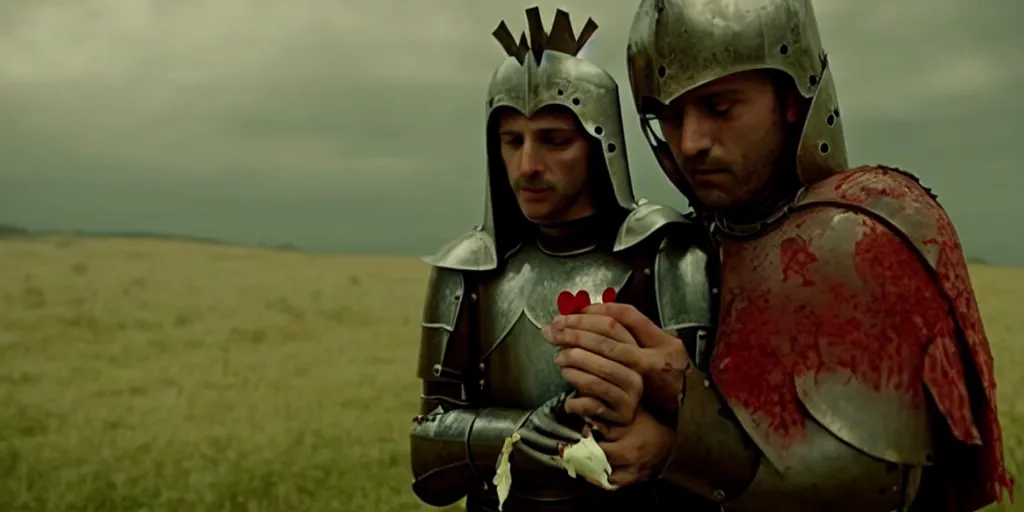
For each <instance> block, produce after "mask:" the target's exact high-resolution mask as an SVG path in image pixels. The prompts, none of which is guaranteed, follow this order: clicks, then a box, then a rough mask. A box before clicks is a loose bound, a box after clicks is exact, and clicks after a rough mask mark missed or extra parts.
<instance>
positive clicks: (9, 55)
mask: <svg viewBox="0 0 1024 512" xmlns="http://www.w3.org/2000/svg"><path fill="white" fill-rule="evenodd" d="M537 3H538V4H539V5H540V7H541V11H542V15H543V16H544V19H545V20H546V21H548V20H550V19H551V16H552V15H553V13H554V10H555V7H556V6H557V7H560V8H563V9H565V10H567V11H569V12H570V13H572V15H573V18H574V23H575V26H576V28H577V29H579V27H581V26H582V25H583V23H584V22H585V21H586V18H587V17H588V16H590V17H593V18H594V20H595V21H596V22H597V23H598V25H599V26H600V28H599V29H598V31H597V33H596V35H595V36H594V38H593V39H592V40H591V42H590V43H589V44H588V46H587V48H586V55H587V56H588V57H590V58H592V60H594V61H595V62H596V63H597V64H599V65H601V66H604V67H605V68H606V69H608V70H609V71H610V72H611V74H612V75H613V76H615V77H616V78H617V79H618V80H619V84H620V93H621V96H622V100H623V109H624V120H625V124H626V133H627V149H628V150H629V151H630V161H631V165H632V167H633V170H634V175H635V176H634V183H635V184H636V186H637V188H638V189H639V194H640V195H645V196H648V197H650V198H651V199H652V200H656V201H660V202H666V203H670V204H674V205H677V206H678V205H681V203H680V199H679V197H678V194H676V193H675V191H674V190H672V189H671V187H670V186H669V185H668V182H667V180H665V178H664V177H663V176H662V175H661V173H660V172H659V171H658V168H657V165H656V163H655V162H654V159H653V157H652V156H651V154H650V151H649V150H648V149H647V147H646V144H645V143H644V141H643V138H642V136H641V135H640V132H639V130H638V125H637V122H636V119H635V116H634V114H633V111H632V106H631V105H632V103H631V100H630V98H629V86H628V82H627V80H626V73H625V41H626V33H627V30H628V28H629V25H630V22H631V20H632V16H633V12H634V9H635V7H636V1H635V0H634V1H626V2H624V1H621V0H567V1H560V2H557V3H556V2H550V1H543V2H537ZM528 5H532V4H518V3H516V2H481V1H478V0H450V1H448V2H419V1H413V0H403V1H400V2H386V1H380V0H335V1H331V0H303V1H302V2H295V1H293V0H266V1H260V2H254V1H251V0H131V1H124V0H34V1H32V2H0V217H2V218H18V219H27V220H26V222H29V223H31V222H38V223H54V222H57V218H56V217H52V216H51V217H48V215H49V214H48V213H47V210H46V208H35V209H32V213H31V214H27V213H25V212H27V211H28V210H26V209H25V208H27V207H25V206H24V205H25V204H26V201H29V199H24V200H20V201H18V202H17V204H20V205H22V206H19V207H18V208H21V209H16V208H15V206H12V205H14V204H15V202H13V201H11V200H10V197H6V198H5V197H4V196H5V195H8V194H12V193H13V192H12V191H14V190H18V191H20V192H19V193H22V194H27V193H30V192H31V193H32V194H42V195H41V196H38V197H37V198H36V199H34V201H35V202H37V203H38V202H40V201H45V200H47V199H48V196H46V195H45V194H46V192H45V191H46V190H47V187H50V188H52V187H53V186H55V185H54V184H55V183H57V181H54V180H63V182H66V183H76V184H83V185H82V186H80V187H79V190H81V191H83V192H82V193H81V194H82V195H81V197H80V199H77V200H76V199H75V198H76V196H75V194H72V193H71V192H70V191H69V192H68V193H67V194H65V195H61V200H62V201H66V202H67V204H66V205H63V206H62V211H64V212H65V213H66V215H64V216H62V217H60V222H72V221H75V219H79V220H80V221H81V222H91V221H89V219H99V217H90V213H89V212H90V208H95V207H96V205H97V204H101V203H102V204H104V205H105V206H104V207H105V208H106V209H107V210H106V211H108V214H105V215H104V216H103V222H111V219H116V218H118V215H120V216H122V217H124V218H127V217H132V218H133V219H134V220H136V221H138V222H144V221H145V219H146V218H147V215H148V213H147V212H148V211H149V210H146V208H147V205H148V204H154V203H155V202H156V199H150V200H148V201H147V200H142V199H135V200H133V201H128V200H127V199H124V198H123V197H122V196H124V192H123V189H124V187H126V186H127V185H125V184H129V183H130V184H132V187H133V188H132V190H133V192H132V194H135V195H139V196H142V197H150V198H156V197H157V195H158V194H162V193H171V191H173V193H174V194H179V195H180V196H182V197H179V202H187V200H188V199H187V198H186V197H184V196H188V197H189V198H198V197H200V196H202V197H204V198H206V199H202V200H203V201H208V204H209V205H211V206H209V209H206V210H203V211H204V212H206V213H205V214H204V216H205V217H206V218H210V219H214V218H217V215H221V216H222V218H223V219H233V220H223V222H221V221H217V222H220V225H222V226H224V228H223V229H225V230H228V229H229V228H228V226H231V225H235V226H236V228H237V229H238V230H242V229H243V228H242V227H241V226H242V224H241V223H243V221H242V220H239V219H244V218H252V217H253V216H254V214H251V213H250V214H245V215H243V214H239V213H238V212H240V211H246V212H248V211H250V210H247V209H251V210H252V211H256V210H270V211H274V210H279V211H280V210H287V211H292V212H298V211H301V210H302V209H303V208H310V206H309V204H310V201H313V200H315V201H318V203H317V204H321V205H323V206H322V207H318V210H317V211H320V212H327V211H329V209H328V206H327V205H331V204H335V205H336V208H337V210H335V213H334V215H336V216H337V217H338V218H344V217H345V216H346V215H350V214H353V213H351V212H362V213H361V214H360V216H361V220H362V222H367V223H370V224H369V225H368V226H370V227H366V229H372V226H373V223H374V222H377V223H379V225H380V226H389V227H388V228H387V229H389V230H390V229H392V227H393V226H395V225H400V224H401V223H400V222H399V221H398V220H395V219H396V218H397V217H396V216H399V215H412V216H413V217H416V218H417V219H423V220H422V221H421V222H428V221H427V220H426V219H436V218H444V219H445V222H452V219H458V218H464V219H466V220H465V222H463V223H462V225H461V226H457V225H454V226H453V227H452V228H450V229H451V230H453V231H458V230H459V229H462V227H466V226H470V225H472V224H475V223H476V222H477V219H478V217H479V208H480V204H479V203H480V200H479V199H480V198H479V194H480V192H481V191H482V190H483V186H482V184H483V172H484V156H483V142H484V141H483V134H482V132H481V130H482V126H483V114H484V104H483V103H484V99H485V98H484V94H485V90H486V86H487V82H488V80H489V78H490V76H491V73H492V72H493V70H494V69H495V68H496V67H497V66H498V65H499V64H500V63H501V60H502V59H503V57H504V53H503V52H502V50H501V49H500V47H499V46H498V45H497V43H496V42H495V41H494V40H493V39H492V38H491V35H490V33H491V31H492V30H493V29H494V27H495V26H496V25H497V24H498V22H499V21H500V20H506V22H507V23H508V25H509V27H510V29H511V30H512V31H513V33H515V34H518V33H519V32H520V31H522V30H523V29H524V28H525V25H526V20H525V15H524V12H523V10H524V8H525V7H527V6H528ZM1022 5H1024V4H1019V3H1016V2H1012V1H1010V0H999V1H998V2H997V1H995V0H993V1H990V2H986V3H985V9H984V10H982V9H980V8H979V7H974V8H972V7H971V4H969V3H964V2H962V1H959V0H932V1H927V0H902V1H900V2H891V1H887V0H861V1H858V2H849V1H846V0H818V1H817V2H816V3H815V6H816V9H817V11H818V14H819V17H820V25H821V29H822V33H823V35H824V38H825V44H826V48H827V49H828V51H829V53H830V61H831V62H832V63H833V65H834V67H835V70H836V77H837V82H838V88H839V95H840V101H841V104H842V105H843V108H844V111H845V112H844V113H845V114H846V117H845V118H846V119H847V129H848V136H849V138H850V140H851V146H854V145H855V146H856V148H854V151H853V152H854V153H855V154H859V155H864V156H865V157H866V158H869V159H881V158H882V157H885V158H889V157H894V158H895V157H899V158H902V159H906V160H908V161H910V163H912V164H914V165H915V166H919V167H922V168H927V169H929V172H930V173H932V174H934V175H935V176H936V179H938V180H939V181H940V183H941V182H943V181H945V182H947V183H951V184H952V183H953V181H952V180H953V177H954V176H955V171H953V170H949V171H946V170H943V169H944V167H942V166H943V165H949V164H948V162H949V161H950V158H948V157H944V160H936V159H934V158H932V157H930V156H929V155H930V154H931V153H933V152H934V150H933V149H929V146H934V147H942V148H952V147H959V149H960V151H959V153H958V154H957V155H954V156H956V157H957V158H960V159H961V160H963V161H978V160H981V161H985V160H984V159H986V158H987V159H991V161H993V162H997V161H998V162H1005V161H1007V160H1008V159H1009V160H1011V161H1012V159H1013V158H1015V157H1013V156H1012V155H1013V153H1012V151H1011V149H1008V148H1010V147H1012V145H1013V144H1014V142H1013V141H1014V140H1015V138H1014V137H1016V136H1013V135H1012V134H1013V133H1017V134H1018V135H1017V136H1019V134H1020V132H1022V131H1024V128H1022V127H1021V121H1019V120H1018V119H1019V117H1015V118H1012V119H1010V118H1007V119H1006V120H1000V122H998V123H995V121H991V122H988V124H986V123H982V122H981V121H978V119H982V118H987V117H991V116H999V115H1007V112H1010V111H1014V109H1015V108H1016V109H1017V110H1016V112H1019V111H1020V110H1021V108H1020V107H1019V105H1020V100H1014V98H1017V96H1016V90H1018V89H1020V87H1021V86H1024V72H1022V71H1021V65H1020V64H1019V63H1018V61H1019V58H1018V56H1017V55H1016V52H1017V51H1018V50H1017V48H1019V45H1020V36H1019V35H1016V34H1017V33H1018V31H1017V30H1016V27H1014V25H1013V20H1016V19H1020V18H1021V17H1022V15H1024V7H1022ZM979 34H983V35H984V36H983V37H982V36H981V35H979ZM1011 91H1012V92H1011ZM1008 98H1009V99H1008ZM1013 101H1016V103H1013ZM1014 105H1016V106H1014ZM915 123H918V124H915ZM929 123H930V124H929ZM972 123H973V124H972ZM979 123H981V124H979ZM933 125H936V126H933ZM946 125H949V126H946ZM963 126H981V127H988V128H992V129H996V128H998V129H999V130H1001V131H1000V132H998V133H996V135H994V136H989V137H987V138H985V139H984V140H983V139H982V136H981V135H976V134H969V135H970V136H971V137H974V139H973V141H974V142H973V144H974V147H973V148H972V147H966V146H963V145H962V144H961V145H960V146H957V144H956V143H954V141H957V142H960V143H962V142H963V140H964V133H963V132H962V131H957V127H963ZM897 127H903V128H897ZM926 128H927V130H925V129H926ZM899 129H914V130H917V132H922V131H927V132H928V133H929V134H930V135H929V137H930V139H928V140H919V139H917V138H912V137H903V136H902V135H900V132H899V131H898V130H899ZM986 129H987V128H986ZM893 140H906V141H907V142H906V143H902V144H896V143H895V142H891V141H893ZM1003 141H1005V143H1004V142H1003ZM1000 144H1002V147H1000ZM930 158H931V159H930ZM876 161H877V160H876ZM992 167H993V168H1000V169H1001V167H998V165H996V164H993V165H992ZM33 180H34V181H33ZM986 180H988V181H986ZM1020 180H1021V178H1020V177H1014V176H1010V177H1007V176H1004V175H1003V174H998V175H994V176H989V177H982V178H979V179H976V180H975V183H973V184H971V185H969V186H966V187H965V186H960V188H961V189H963V192H962V195H963V196H965V197H966V196H971V197H975V196H978V195H979V194H980V192H979V191H981V190H982V189H983V188H984V187H985V186H989V185H993V184H996V183H997V182H998V183H999V184H1000V186H1006V185H1008V184H1010V183H1012V184H1021V183H1020ZM87 182H91V183H103V184H104V185H103V186H99V185H97V186H95V187H85V186H84V184H85V183H87ZM117 183H121V184H122V185H121V186H120V187H118V186H116V184H117ZM44 184H46V185H45V186H44ZM1022 185H1024V184H1022ZM971 187H974V188H971ZM114 188H120V189H122V192H121V193H120V195H118V194H113V193H112V194H111V195H109V196H106V195H104V194H105V193H104V190H107V189H114ZM85 191H88V193H86V192H85ZM958 193H961V192H959V191H958ZM356 196H360V197H366V198H368V199H366V200H365V201H364V202H362V203H360V205H359V207H358V209H346V208H347V206H345V205H348V204H354V203H352V198H353V197H356ZM467 196H471V197H467ZM24 197H29V196H24ZM33 197H36V196H33ZM53 197H55V196H53ZM217 197H220V198H221V199H220V200H217V199H216V198H217ZM237 197H245V198H248V199H245V200H244V201H234V200H232V199H231V198H237ZM311 198H312V199H311ZM396 198H400V199H396ZM196 200H199V199H196ZM396 200H400V201H402V202H403V208H405V209H404V210H401V211H399V210H398V209H397V208H394V207H392V206H389V205H391V204H392V203H394V202H395V201H396ZM218 201H219V202H218ZM275 201H276V202H275ZM257 203H258V204H257ZM1010 203H1012V202H1010ZM168 204H169V205H170V204H171V203H168ZM203 204H207V203H203ZM217 204H222V205H225V206H224V207H223V208H224V209H223V210H222V213H220V214H217V213H216V212H217V211H218V210H217V209H216V208H215V205H217ZM973 204H977V203H969V204H968V203H963V204H961V205H959V206H955V207H956V208H959V209H960V210H961V211H967V210H968V209H969V208H973V206H971V205H973ZM119 205H120V206H119ZM1011 206H1013V207H1016V206H1015V205H1013V204H1007V208H1009V207H1011ZM167 207H168V208H169V207H171V206H167ZM989 207H990V205H986V206H985V208H989ZM153 208H156V207H155V206H154V207H153ZM161 208H163V207H161ZM229 208H233V209H232V210H230V211H228V209H229ZM353 208H355V207H353ZM978 208H979V209H980V208H981V206H978ZM367 209H369V210H370V211H367ZM439 210H443V214H439V213H436V212H437V211H439ZM161 211H162V210H161ZM111 212H120V213H116V214H115V213H111ZM1020 213H1021V214H1024V212H1020ZM324 214H326V213H324ZM54 215H55V214H54ZM152 215H153V218H154V219H155V218H157V217H158V216H161V215H164V214H163V213H159V212H157V211H156V210H153V213H152ZM296 215H298V214H296ZM160 218H161V219H164V218H169V217H160ZM68 219H70V220H68ZM95 222H99V220H96V221H95ZM161 222H164V221H161ZM166 222H172V220H167V221H166ZM195 222H196V223H198V222H199V221H198V220H197V221H195ZM210 222H213V220H211V221H210ZM196 223H189V224H188V225H187V226H186V225H185V224H182V226H183V228H182V229H192V227H193V226H195V225H196ZM233 223H234V224H233ZM429 223H430V224H429V226H428V227H422V226H421V227H419V228H416V229H417V230H427V231H430V230H434V231H430V232H431V233H434V232H438V231H437V230H438V229H440V228H438V227H437V226H438V225H439V224H438V223H435V222H434V221H429ZM364 227H365V226H364ZM245 229H247V230H248V229H249V227H246V228H245ZM282 229H284V228H283V227H282ZM325 229H326V228H325ZM361 229H362V228H361ZM382 229H383V228H382ZM410 229H412V228H410ZM336 232H337V231H333V233H336ZM309 237H311V238H312V237H314V235H313V234H310V235H309ZM419 250H426V249H419ZM1022 258H1024V249H1022Z"/></svg>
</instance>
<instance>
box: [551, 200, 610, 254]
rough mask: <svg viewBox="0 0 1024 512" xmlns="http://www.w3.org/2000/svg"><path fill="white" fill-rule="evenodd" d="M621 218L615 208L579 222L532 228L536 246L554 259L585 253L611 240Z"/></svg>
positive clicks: (572, 221) (565, 222) (564, 222)
mask: <svg viewBox="0 0 1024 512" xmlns="http://www.w3.org/2000/svg"><path fill="white" fill-rule="evenodd" d="M623 215H624V214H623V213H621V212H620V211H619V210H618V209H616V208H606V209H605V210H604V211H600V210H599V211H597V212H594V213H591V214H590V215H587V216H585V217H581V218H578V219H573V220H567V221H563V222H555V223H550V224H535V226H536V231H535V238H536V240H537V245H538V246H540V248H541V249H542V250H543V251H544V252H547V253H549V254H555V255H568V254H574V253H579V252H585V251H588V250H590V249H593V248H595V247H597V246H599V245H601V244H602V243H604V242H606V241H609V240H612V239H614V236H615V233H616V232H617V231H618V228H619V224H621V223H622V217H623Z"/></svg>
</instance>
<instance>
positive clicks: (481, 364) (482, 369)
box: [480, 363, 487, 371]
mask: <svg viewBox="0 0 1024 512" xmlns="http://www.w3.org/2000/svg"><path fill="white" fill-rule="evenodd" d="M485 368H487V365H485V364H483V363H480V371H484V369H485Z"/></svg>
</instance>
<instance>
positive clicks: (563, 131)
mask: <svg viewBox="0 0 1024 512" xmlns="http://www.w3.org/2000/svg"><path fill="white" fill-rule="evenodd" d="M537 131H538V132H540V133H541V134H542V135H570V134H572V130H571V129H569V128H554V127H552V128H541V129H540V130H537Z"/></svg>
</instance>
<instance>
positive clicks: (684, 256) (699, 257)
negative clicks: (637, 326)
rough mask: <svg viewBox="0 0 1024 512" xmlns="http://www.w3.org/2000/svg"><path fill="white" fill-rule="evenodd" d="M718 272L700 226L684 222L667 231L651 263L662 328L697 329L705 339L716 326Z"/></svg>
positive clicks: (705, 235) (699, 334)
mask: <svg viewBox="0 0 1024 512" xmlns="http://www.w3.org/2000/svg"><path fill="white" fill-rule="evenodd" d="M717 270H718V269H717V266H716V265H715V260H714V258H713V257H712V256H711V254H710V252H709V244H708V236H707V232H706V231H705V230H704V229H702V228H701V227H700V226H699V225H697V224H696V223H693V222H691V221H689V220H684V223H680V224H677V225H676V226H673V229H670V230H667V231H666V233H665V237H664V238H663V239H662V241H661V245H660V246H659V248H658V255H657V258H656V259H655V263H654V277H655V279H654V291H655V298H656V300H657V305H658V317H659V318H660V320H661V326H662V328H663V329H666V330H673V331H683V330H692V329H698V330H700V331H701V332H698V333H697V335H698V336H700V337H705V336H707V334H708V332H709V330H710V328H711V326H712V325H713V324H714V323H715V322H714V308H713V305H714V299H715V295H716V293H717V292H718V288H717V284H715V282H716V281H717V278H718V272H717Z"/></svg>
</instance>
